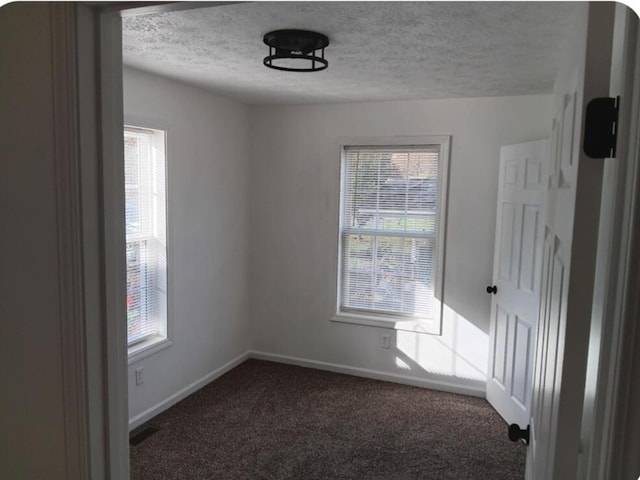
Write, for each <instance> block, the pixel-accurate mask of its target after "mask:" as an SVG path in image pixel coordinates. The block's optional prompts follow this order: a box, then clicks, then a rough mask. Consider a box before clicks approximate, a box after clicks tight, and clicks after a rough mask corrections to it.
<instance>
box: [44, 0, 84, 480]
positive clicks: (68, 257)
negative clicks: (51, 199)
mask: <svg viewBox="0 0 640 480" xmlns="http://www.w3.org/2000/svg"><path fill="white" fill-rule="evenodd" d="M75 13H76V11H75V8H73V7H71V6H68V5H56V6H54V7H52V8H51V19H52V25H51V42H52V46H51V55H52V58H53V67H54V69H53V103H54V105H53V109H54V120H55V121H54V126H55V128H54V143H55V176H56V178H55V180H56V189H55V191H56V220H57V222H56V223H57V242H58V274H59V284H60V290H59V301H60V304H59V309H60V318H61V319H62V325H61V329H60V330H61V338H60V342H61V345H62V379H63V388H64V390H63V391H64V424H65V451H66V454H67V458H66V464H67V478H85V477H87V476H88V472H89V463H90V460H89V450H88V449H87V448H86V447H85V446H86V445H87V444H88V438H89V418H88V400H87V396H88V395H87V394H88V385H87V380H86V376H85V369H86V345H85V322H86V319H85V316H84V306H85V304H84V300H85V294H86V292H85V285H84V281H85V279H84V269H83V267H84V265H83V258H82V256H83V246H84V245H83V238H82V228H83V222H82V220H83V219H82V203H81V202H82V200H81V198H82V195H81V190H82V187H81V169H80V165H81V159H80V149H79V140H78V138H79V135H78V131H79V126H78V125H79V124H78V118H79V117H80V110H79V104H78V98H77V97H78V88H77V82H76V78H77V77H76V74H77V70H78V68H79V62H78V56H77V49H76V46H77V43H76V42H75V41H74V40H75V34H76V31H75V19H76V17H75Z"/></svg>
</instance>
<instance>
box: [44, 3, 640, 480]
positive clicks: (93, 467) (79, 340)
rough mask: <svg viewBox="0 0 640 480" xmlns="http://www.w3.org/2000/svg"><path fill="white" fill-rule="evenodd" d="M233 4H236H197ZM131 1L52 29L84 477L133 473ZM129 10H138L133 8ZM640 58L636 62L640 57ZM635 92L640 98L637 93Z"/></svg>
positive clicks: (627, 326) (631, 285)
mask: <svg viewBox="0 0 640 480" xmlns="http://www.w3.org/2000/svg"><path fill="white" fill-rule="evenodd" d="M228 3H237V2H210V3H206V4H204V5H203V4H200V5H195V6H196V7H197V6H215V5H223V4H228ZM130 6H131V4H130V3H129V4H126V3H121V4H119V5H113V4H112V5H104V4H102V6H96V7H92V6H91V5H90V4H71V5H58V6H56V7H55V8H60V9H64V10H62V11H61V12H60V14H59V15H60V17H59V19H60V20H61V22H62V23H61V24H56V25H55V27H54V30H55V32H54V35H55V34H56V32H58V33H59V34H60V38H61V39H63V40H64V41H61V42H57V43H55V42H54V44H53V46H52V48H53V49H54V55H57V56H56V58H59V59H60V62H61V63H60V64H59V66H62V70H61V72H62V73H61V75H63V77H64V76H68V78H72V79H74V80H73V81H71V82H69V84H68V86H67V87H66V90H61V91H60V94H59V95H60V96H57V97H56V100H59V101H62V102H63V104H59V105H58V108H56V118H57V119H59V120H60V121H61V122H63V123H62V125H66V126H67V127H65V128H62V129H60V130H59V131H56V134H55V135H56V141H57V142H59V145H60V146H61V148H62V149H63V150H61V151H60V155H58V156H57V157H58V158H57V159H56V161H57V163H58V164H59V166H60V167H61V168H63V170H62V171H63V172H65V175H66V177H65V179H66V178H68V179H69V180H70V181H71V186H72V188H73V190H72V192H75V193H77V194H78V195H73V196H72V197H71V198H69V199H67V203H65V204H63V205H62V206H61V207H60V214H61V215H63V216H65V221H66V224H60V225H59V227H58V229H59V232H60V234H61V235H64V236H65V238H69V239H71V244H70V245H71V247H70V250H69V252H71V255H79V257H77V256H76V257H69V258H64V257H63V258H61V261H63V262H64V265H63V268H67V269H68V270H69V272H70V273H69V278H68V283H67V285H68V286H69V288H70V290H69V292H68V297H67V302H66V305H67V307H68V308H69V309H70V311H71V312H74V313H72V314H71V315H70V316H69V317H68V318H69V320H68V323H67V325H66V327H69V328H65V329H64V333H63V342H66V345H71V346H72V351H69V352H68V355H69V356H68V358H67V359H66V360H65V378H66V379H68V380H66V382H65V391H66V392H67V393H68V397H67V398H69V399H72V400H73V401H70V403H68V404H67V408H66V411H67V412H72V411H73V409H72V408H71V407H72V405H73V404H74V402H76V403H77V404H79V405H80V409H79V410H78V411H77V412H76V414H75V415H69V416H65V425H66V427H68V432H69V433H68V444H67V447H68V448H69V449H70V450H69V454H68V463H69V472H70V473H69V476H68V478H74V479H75V478H83V477H85V475H84V474H83V472H86V473H88V475H86V477H87V478H89V477H90V478H105V479H113V480H126V479H128V478H129V467H128V466H129V455H128V407H127V368H126V363H127V361H126V360H127V359H126V352H127V349H126V332H125V328H124V324H122V325H121V324H120V323H121V322H119V320H121V319H122V318H124V305H125V304H124V301H122V300H123V295H124V292H125V273H124V272H125V268H124V252H123V248H124V247H123V246H124V241H123V238H124V233H123V232H124V229H123V216H122V215H121V214H118V212H119V211H123V210H122V206H123V198H118V197H119V194H118V192H120V189H121V182H120V180H121V178H122V177H121V174H122V172H121V165H122V163H123V162H122V161H118V160H119V159H120V160H121V157H122V145H121V143H122V132H121V128H122V125H123V120H122V52H121V38H122V35H121V23H120V15H121V12H120V10H122V9H125V8H128V7H130ZM149 8H156V9H158V10H159V11H166V10H167V9H181V8H185V7H184V6H180V5H175V4H174V5H173V6H171V5H161V6H156V7H149V4H146V5H145V6H144V12H143V13H148V12H149ZM129 12H130V13H131V14H135V13H136V11H135V10H130V11H129ZM94 54H95V55H94ZM632 61H633V60H632ZM635 62H636V67H637V64H638V63H637V62H638V60H637V59H636V60H635ZM636 78H638V77H636ZM63 87H64V85H63V84H61V88H63ZM67 96H68V97H67ZM635 98H636V100H637V93H636V97H635ZM67 102H68V103H67ZM634 105H635V107H634V112H633V116H631V114H630V117H629V118H632V123H631V125H635V128H636V131H637V128H638V123H637V119H638V106H637V102H636V103H635V104H634ZM633 122H635V123H633ZM631 131H633V130H631ZM632 137H633V135H632V134H631V133H630V132H629V131H626V132H625V133H624V135H622V134H621V135H620V137H619V139H618V142H619V144H622V143H624V142H628V144H629V152H630V157H629V158H634V159H635V160H636V165H637V158H638V149H639V148H640V145H639V142H638V139H637V138H632ZM69 141H70V142H71V143H69V144H68V145H67V146H68V147H69V148H70V149H71V150H72V152H71V153H70V155H71V156H69V157H68V158H70V159H71V160H72V161H71V162H70V163H68V162H67V160H65V158H67V156H66V155H63V154H64V153H65V152H64V148H65V142H69ZM74 142H75V143H74ZM64 169H66V170H64ZM635 172H636V175H635V176H634V177H632V178H633V180H634V182H632V189H631V191H629V192H628V203H627V204H628V205H629V206H630V208H629V209H628V210H625V212H624V214H623V218H622V222H621V223H622V225H624V226H625V227H628V228H623V227H622V225H620V226H616V230H615V232H614V233H615V235H616V236H619V238H620V244H621V245H624V252H626V255H627V256H626V257H625V258H626V259H627V261H629V260H634V261H635V262H636V264H637V263H638V260H639V257H640V227H639V222H638V220H640V208H638V203H639V200H640V191H639V189H638V188H637V186H636V185H637V183H638V181H639V179H638V169H637V168H636V170H635ZM627 178H629V177H627ZM65 179H60V181H62V180H65ZM93 187H95V189H93ZM631 207H633V208H631ZM634 220H635V223H634ZM630 227H633V228H630ZM69 232H72V235H69ZM74 232H75V233H74ZM74 235H75V237H74ZM74 258H75V259H74ZM625 279H626V280H625V285H626V287H625V288H623V289H622V290H620V291H619V292H618V291H617V293H618V294H619V296H618V297H616V304H617V305H619V306H620V307H621V311H622V312H623V315H622V316H621V319H620V321H621V335H620V342H619V348H618V355H617V356H616V357H615V358H612V359H611V360H610V365H609V366H610V368H612V369H613V370H614V371H615V372H617V374H616V379H617V381H616V383H615V385H613V387H612V391H614V392H615V401H613V402H612V403H610V404H608V405H607V407H608V408H606V409H604V411H603V412H601V413H602V414H607V415H610V418H613V421H612V422H610V424H609V425H610V426H611V429H614V428H617V429H622V431H621V433H619V434H618V435H612V437H615V438H612V442H611V445H612V446H613V447H615V446H617V447H620V448H622V449H624V450H625V451H631V450H630V448H631V446H632V445H636V446H637V445H639V444H640V432H638V431H637V430H633V429H631V428H629V426H628V425H627V423H626V421H627V420H629V419H631V418H637V417H638V415H639V414H640V409H639V407H638V405H639V403H638V402H637V401H636V402H635V403H630V402H627V401H626V398H628V397H627V396H628V395H634V397H633V398H634V399H637V398H638V396H639V392H638V386H637V385H636V386H634V385H631V384H630V383H629V378H631V375H636V378H637V375H638V374H639V373H640V372H639V371H638V370H640V367H638V366H637V365H634V364H633V362H632V361H631V358H630V353H631V352H633V350H634V349H640V331H639V330H640V329H638V328H636V329H635V330H634V329H633V323H634V321H635V318H636V317H635V315H637V313H638V311H639V310H640V301H639V299H638V290H639V285H640V272H639V271H638V269H637V268H636V269H629V270H628V271H626V273H625ZM612 294H613V292H612ZM80 306H83V309H82V310H78V309H80ZM67 382H68V383H67ZM96 388H97V389H98V390H95V389H96ZM631 389H633V391H631ZM96 391H97V392H98V393H95V392H96ZM99 397H101V398H102V400H101V401H97V400H96V401H97V404H96V403H94V402H92V401H90V400H93V399H98V398H99ZM617 431H619V432H620V430H617ZM87 440H88V441H87ZM87 445H88V448H87ZM613 447H612V449H613ZM612 449H610V450H609V453H608V454H607V458H606V460H609V459H612V460H613V462H612V463H615V462H616V459H617V457H616V453H615V449H613V450H614V451H611V450H612ZM87 450H88V451H87ZM635 460H637V459H635ZM612 468H614V467H612ZM73 472H80V473H79V474H77V475H76V473H73ZM89 472H90V473H89ZM603 478H607V477H603ZM610 478H614V477H610ZM615 478H622V477H615Z"/></svg>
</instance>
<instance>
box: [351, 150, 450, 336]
mask: <svg viewBox="0 0 640 480" xmlns="http://www.w3.org/2000/svg"><path fill="white" fill-rule="evenodd" d="M440 157H441V146H440V145H427V146H415V147H414V146H398V147H382V146H375V147H345V148H344V157H343V162H344V163H343V178H342V182H343V183H342V199H341V200H342V215H341V222H340V223H341V232H340V236H341V252H342V253H341V268H340V270H341V278H340V292H339V296H340V300H339V310H340V312H344V313H355V314H365V315H366V314H373V315H376V316H385V317H391V318H393V319H405V318H407V317H409V318H412V319H419V320H424V321H428V322H429V321H430V322H432V323H433V325H434V326H435V325H437V326H439V322H440V304H439V302H438V300H437V298H436V296H437V294H436V292H437V283H438V282H437V278H438V277H437V275H436V272H437V268H438V244H437V243H438V228H439V223H440V222H439V204H440V200H439V199H440V183H441V182H440V175H441V174H440V172H441V168H440ZM434 328H437V327H434Z"/></svg>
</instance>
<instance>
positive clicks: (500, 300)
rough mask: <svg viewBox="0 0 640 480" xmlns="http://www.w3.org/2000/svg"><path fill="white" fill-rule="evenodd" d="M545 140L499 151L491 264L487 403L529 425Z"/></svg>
mask: <svg viewBox="0 0 640 480" xmlns="http://www.w3.org/2000/svg"><path fill="white" fill-rule="evenodd" d="M548 157H549V142H548V140H539V141H536V142H528V143H521V144H518V145H509V146H505V147H502V149H501V151H500V175H499V184H498V208H497V216H496V243H495V252H494V263H493V282H494V283H493V285H492V286H495V288H496V291H495V293H493V294H492V297H493V298H492V301H491V331H490V349H491V350H490V353H489V375H488V380H487V400H488V401H489V402H490V403H491V404H492V405H493V407H494V408H495V409H496V410H497V411H498V413H499V414H500V415H501V416H502V418H504V419H505V421H506V422H507V423H509V424H511V423H517V424H519V425H520V426H522V427H523V428H525V426H526V425H527V424H528V423H529V408H530V404H531V387H532V376H533V359H534V347H535V344H534V342H535V338H536V322H537V319H538V303H539V299H540V275H541V265H542V242H543V233H544V231H543V227H544V200H545V195H546V191H547V189H546V181H545V180H546V168H547V163H548V162H547V159H548Z"/></svg>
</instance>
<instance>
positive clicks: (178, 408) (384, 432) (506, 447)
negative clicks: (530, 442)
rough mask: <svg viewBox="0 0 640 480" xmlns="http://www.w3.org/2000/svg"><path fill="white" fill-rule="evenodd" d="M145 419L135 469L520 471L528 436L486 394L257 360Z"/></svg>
mask: <svg viewBox="0 0 640 480" xmlns="http://www.w3.org/2000/svg"><path fill="white" fill-rule="evenodd" d="M147 425H152V426H155V427H157V428H158V429H159V430H158V431H157V432H156V433H154V434H153V435H151V436H149V437H148V438H146V439H145V440H143V441H142V442H141V443H139V444H138V445H132V446H131V447H130V455H131V478H132V479H133V480H161V479H162V480H170V479H180V480H192V479H193V480H196V479H197V480H204V479H211V480H213V479H215V480H284V479H287V480H321V479H322V480H333V479H340V480H342V479H344V480H346V479H349V480H351V479H353V480H374V479H375V480H383V479H384V480H396V479H398V480H409V479H411V480H413V479H416V480H417V479H420V480H431V479H433V480H440V479H457V480H465V479H478V480H480V479H482V480H488V479H490V480H502V479H505V480H507V479H508V480H518V479H522V478H524V463H525V454H526V447H525V446H524V445H522V444H516V443H512V442H510V441H509V440H508V438H507V426H506V424H505V423H504V421H503V420H502V419H501V418H500V417H499V416H498V414H497V413H496V412H495V411H494V410H493V409H492V408H491V407H490V406H489V404H488V403H487V402H486V401H485V400H484V399H481V398H475V397H468V396H464V395H456V394H450V393H443V392H437V391H433V390H426V389H422V388H417V387H410V386H405V385H397V384H394V383H387V382H380V381H376V380H369V379H364V378H358V377H353V376H349V375H340V374H336V373H330V372H323V371H319V370H313V369H309V368H301V367H294V366H289V365H282V364H277V363H272V362H265V361H260V360H248V361H246V362H244V363H243V364H242V365H239V366H238V367H236V368H234V369H233V370H231V371H230V372H228V373H226V374H225V375H223V376H222V377H220V378H219V379H217V380H215V381H214V382H212V383H210V384H209V385H207V386H206V387H204V388H202V389H201V390H199V391H198V392H196V393H194V394H193V395H191V396H189V397H187V398H186V399H184V400H183V401H181V402H179V403H178V404H176V405H174V406H173V407H172V408H170V409H168V410H167V411H165V412H163V413H161V414H160V415H158V416H157V417H155V418H154V419H152V420H151V421H150V422H149V423H148V424H147ZM143 427H144V426H143Z"/></svg>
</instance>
